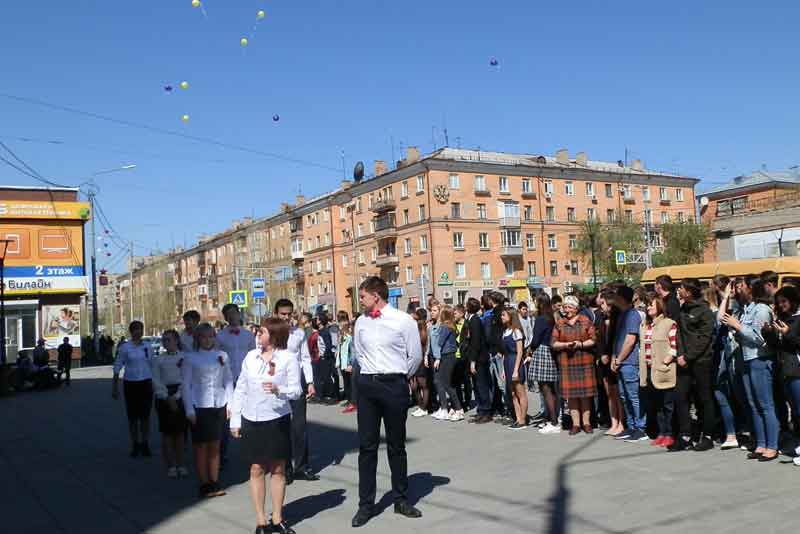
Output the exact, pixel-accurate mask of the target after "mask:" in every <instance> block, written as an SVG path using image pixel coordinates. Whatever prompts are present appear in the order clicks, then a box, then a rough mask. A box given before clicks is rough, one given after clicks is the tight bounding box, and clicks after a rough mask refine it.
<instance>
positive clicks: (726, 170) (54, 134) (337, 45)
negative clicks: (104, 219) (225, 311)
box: [0, 0, 800, 253]
mask: <svg viewBox="0 0 800 534" xmlns="http://www.w3.org/2000/svg"><path fill="white" fill-rule="evenodd" d="M656 4H658V5H656ZM203 5H204V9H205V12H206V14H207V16H206V17H204V16H203V14H202V13H201V12H200V10H196V9H193V8H192V6H191V0H139V1H136V2H121V1H111V2H104V1H100V0H95V1H89V0H82V1H72V2H29V1H25V0H6V1H5V2H3V6H2V8H0V50H3V51H4V52H5V53H4V54H3V56H2V63H0V93H3V94H11V95H16V96H21V97H25V98H31V99H38V100H42V101H46V102H49V103H52V104H57V105H63V106H70V107H73V108H77V109H79V110H82V111H86V112H91V113H96V114H100V115H104V116H108V117H112V118H115V119H120V120H123V121H133V122H136V123H140V124H143V125H146V126H148V127H151V128H153V129H166V130H171V131H176V132H179V133H182V134H187V135H192V136H198V137H203V138H209V139H213V140H216V141H219V142H222V143H230V144H235V145H240V146H244V147H249V148H253V149H256V150H258V151H261V152H265V153H272V154H280V155H284V156H286V157H289V158H294V159H299V160H303V161H307V162H309V163H314V164H316V165H310V164H298V163H293V162H290V161H287V160H284V159H277V158H269V157H266V156H264V155H256V154H250V153H245V152H240V151H236V150H231V149H225V148H222V147H219V146H214V145H209V144H204V143H200V142H195V141H192V140H188V139H185V138H181V137H176V136H169V135H163V134H161V133H158V132H157V131H154V130H152V129H151V130H147V129H139V128H134V127H131V126H126V125H122V124H117V123H112V122H107V121H101V120H97V119H94V118H90V117H88V116H82V115H78V114H72V113H67V112H63V111H58V110H54V109H50V108H45V107H41V106H36V105H32V104H29V103H23V102H20V101H16V100H11V99H8V98H6V97H3V96H0V140H2V141H3V142H5V143H6V144H7V145H8V146H9V147H10V148H12V149H13V150H14V151H15V152H16V153H17V154H18V155H19V156H20V157H22V158H23V159H24V160H25V161H26V162H27V163H29V164H30V165H31V166H32V167H33V168H35V169H36V170H37V171H38V172H40V173H41V174H42V175H44V176H46V177H48V178H50V179H53V180H55V181H59V182H63V183H70V184H75V183H78V182H81V181H84V180H86V179H87V177H89V176H90V175H91V174H92V172H94V171H98V170H104V169H109V168H114V167H117V166H120V165H123V164H130V163H135V164H136V165H137V168H136V169H135V170H133V171H128V172H126V173H117V174H108V175H102V176H99V177H98V178H97V182H98V184H99V185H100V195H99V199H100V202H101V205H102V207H103V209H104V211H105V212H106V214H107V215H108V217H109V219H110V221H111V224H112V225H113V226H114V228H115V229H116V230H117V231H118V233H119V237H120V238H121V239H126V240H128V239H130V240H135V241H136V242H137V253H144V252H147V251H148V250H149V249H150V248H153V247H155V246H156V245H158V246H159V247H161V248H162V249H163V248H167V247H169V246H171V245H172V243H173V242H174V243H176V244H182V243H183V242H184V241H186V242H187V243H192V242H194V241H196V238H197V236H198V235H199V234H201V233H203V232H214V231H219V230H222V229H223V228H225V227H227V226H228V225H229V224H230V223H231V221H232V220H234V219H237V218H240V217H243V216H246V215H252V214H255V215H257V216H262V215H267V214H270V213H272V212H274V210H275V209H276V207H277V206H278V204H279V203H280V202H281V201H283V200H290V199H291V198H293V196H294V194H295V193H296V191H297V189H298V186H301V187H302V191H303V192H304V193H305V194H306V195H307V196H308V195H315V194H318V193H321V192H323V191H326V190H329V189H331V188H333V187H335V186H336V185H337V184H338V182H339V181H340V179H341V176H342V174H341V171H340V170H336V169H340V168H341V152H342V151H344V153H345V161H346V166H347V168H348V171H347V172H348V175H349V174H350V171H349V169H351V168H352V165H353V164H354V163H355V162H356V161H357V160H359V159H360V160H364V161H365V162H368V163H369V162H371V161H372V160H373V159H384V160H387V161H388V160H391V159H392V144H391V140H392V139H394V145H395V159H397V158H399V154H400V146H401V145H403V146H407V145H416V146H419V147H420V148H421V149H422V150H423V151H424V152H428V151H430V150H431V149H432V148H433V142H434V141H433V139H432V136H433V137H435V142H436V143H437V145H438V146H441V145H442V144H443V143H444V139H443V136H442V131H443V128H444V127H445V126H446V127H447V130H448V132H449V139H450V144H451V145H452V146H455V145H456V144H457V143H459V142H460V144H461V146H463V147H470V148H473V147H478V146H480V147H481V148H483V149H492V150H508V151H524V152H533V153H539V152H541V153H553V152H554V151H555V150H556V149H558V148H561V147H566V148H568V149H569V150H570V153H571V154H574V153H575V152H576V151H579V150H584V151H587V152H588V154H589V156H590V157H591V158H594V159H606V160H617V159H620V158H622V157H623V156H624V150H625V148H626V147H627V148H628V149H629V150H630V152H631V155H632V157H638V158H641V159H642V160H643V161H644V162H645V164H646V165H647V166H648V167H651V168H656V169H662V170H667V171H672V172H680V173H684V174H686V175H691V176H698V177H701V178H703V179H704V180H705V181H706V183H709V184H710V183H711V182H720V181H725V180H727V179H729V178H730V177H732V176H734V175H736V174H740V173H744V172H748V171H751V170H754V169H757V168H760V167H761V166H762V165H765V166H766V167H767V168H773V169H779V168H785V167H788V166H790V165H797V164H800V135H798V125H799V124H800V106H798V105H797V104H798V100H797V95H798V94H800V68H798V58H800V41H799V40H798V39H797V27H796V21H797V20H798V19H800V4H798V3H797V2H790V1H774V2H767V3H762V4H758V7H754V6H755V5H754V4H752V2H746V1H740V0H737V1H726V2H722V1H716V0H714V1H703V2H696V1H684V0H681V1H675V2H660V3H654V2H641V1H639V2H630V1H613V2H609V1H603V2H601V1H586V2H576V1H571V2H534V1H524V2H523V1H511V0H510V1H506V2H485V1H477V0H461V1H451V0H428V1H421V0H419V1H418V0H407V1H405V2H384V1H367V0H347V1H344V0H340V1H331V0H327V1H324V0H316V1H303V0H294V1H291V2H290V1H288V0H204V2H203ZM259 9H264V10H265V11H266V13H267V16H266V18H265V19H264V20H263V21H262V22H261V23H260V24H259V25H258V27H257V31H256V32H255V34H254V35H251V34H252V31H253V26H254V23H255V19H256V12H257V11H258V10H259ZM242 36H247V37H249V38H250V43H249V45H248V46H247V48H246V49H244V50H243V49H242V47H241V46H240V44H239V39H240V38H241V37H242ZM492 57H496V58H497V59H498V60H499V62H500V66H499V68H497V69H495V68H492V67H491V66H490V65H489V60H490V59H491V58H492ZM184 79H185V80H187V81H189V82H190V84H191V86H190V89H189V90H188V91H181V90H178V89H177V88H176V89H175V91H173V93H171V94H167V93H165V92H164V91H163V89H162V86H163V85H165V84H167V83H171V84H173V85H176V86H177V83H178V82H180V81H181V80H184ZM184 113H187V114H189V115H190V117H191V119H190V122H189V124H188V125H184V124H183V123H182V122H181V120H180V117H181V115H182V114H184ZM274 114H278V115H280V121H278V122H274V121H273V120H272V116H273V115H274ZM434 128H435V130H434ZM23 139H27V140H23ZM53 141H57V142H58V143H57V144H56V143H53ZM368 167H371V164H370V165H368ZM0 183H4V184H26V183H34V182H33V181H32V180H31V179H29V178H27V177H25V176H23V175H21V174H18V173H17V172H16V171H15V170H13V169H11V168H9V167H6V166H0ZM111 249H112V250H114V247H111Z"/></svg>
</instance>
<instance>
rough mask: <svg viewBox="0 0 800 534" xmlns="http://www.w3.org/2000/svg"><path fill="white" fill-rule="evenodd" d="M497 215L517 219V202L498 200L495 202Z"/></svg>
mask: <svg viewBox="0 0 800 534" xmlns="http://www.w3.org/2000/svg"><path fill="white" fill-rule="evenodd" d="M497 212H498V213H497V215H498V217H501V218H502V217H511V218H514V219H519V204H517V203H516V202H498V203H497Z"/></svg>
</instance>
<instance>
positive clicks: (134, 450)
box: [130, 443, 139, 458]
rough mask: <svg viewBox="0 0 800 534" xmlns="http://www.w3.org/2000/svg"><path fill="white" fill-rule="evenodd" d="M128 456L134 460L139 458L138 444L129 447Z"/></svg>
mask: <svg viewBox="0 0 800 534" xmlns="http://www.w3.org/2000/svg"><path fill="white" fill-rule="evenodd" d="M130 456H131V458H136V457H137V456H139V444H138V443H134V444H133V447H131V454H130Z"/></svg>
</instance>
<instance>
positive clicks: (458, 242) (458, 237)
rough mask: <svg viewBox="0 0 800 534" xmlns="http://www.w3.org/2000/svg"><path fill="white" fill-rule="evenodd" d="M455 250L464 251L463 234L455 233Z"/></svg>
mask: <svg viewBox="0 0 800 534" xmlns="http://www.w3.org/2000/svg"><path fill="white" fill-rule="evenodd" d="M453 248H454V249H456V250H464V234H463V233H461V232H453Z"/></svg>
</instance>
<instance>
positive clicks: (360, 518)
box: [351, 508, 374, 528]
mask: <svg viewBox="0 0 800 534" xmlns="http://www.w3.org/2000/svg"><path fill="white" fill-rule="evenodd" d="M373 515H374V512H373V511H372V509H371V508H359V509H358V512H356V515H355V516H353V522H352V523H351V524H352V526H353V528H358V527H363V526H364V525H366V524H367V521H369V520H370V519H372V516H373Z"/></svg>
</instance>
